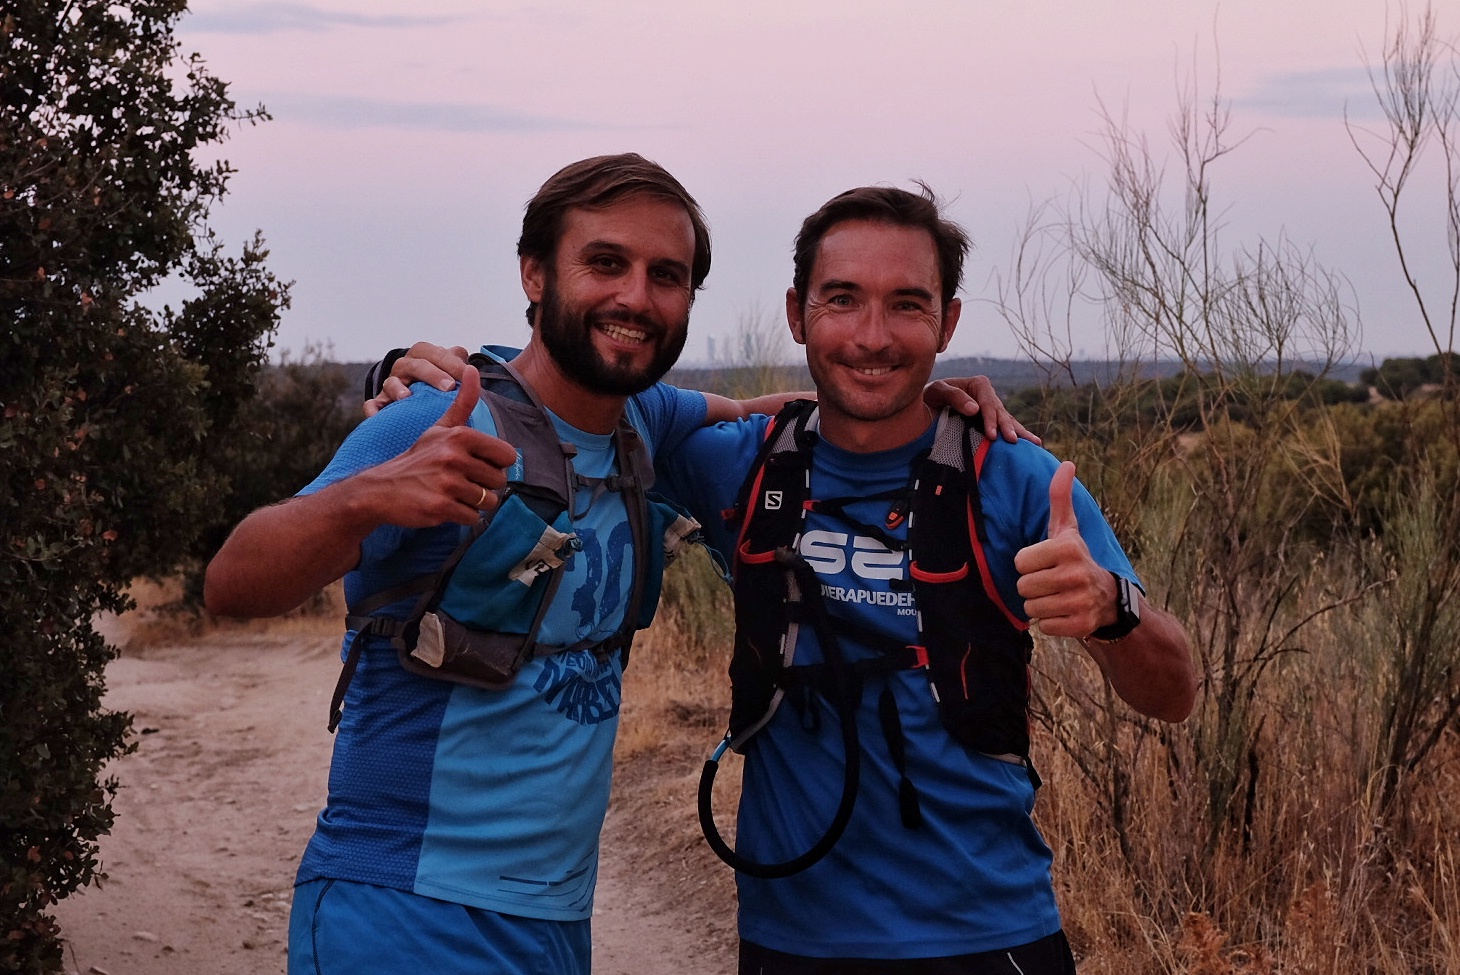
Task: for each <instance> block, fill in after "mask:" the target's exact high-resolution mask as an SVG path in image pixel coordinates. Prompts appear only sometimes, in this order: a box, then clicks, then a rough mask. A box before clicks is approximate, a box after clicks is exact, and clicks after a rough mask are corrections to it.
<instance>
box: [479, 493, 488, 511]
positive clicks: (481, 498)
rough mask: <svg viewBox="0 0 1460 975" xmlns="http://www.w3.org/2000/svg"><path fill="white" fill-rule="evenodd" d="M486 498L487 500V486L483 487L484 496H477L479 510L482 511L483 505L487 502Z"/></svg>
mask: <svg viewBox="0 0 1460 975" xmlns="http://www.w3.org/2000/svg"><path fill="white" fill-rule="evenodd" d="M486 500H487V489H486V488H482V496H481V497H479V498H477V510H478V511H481V510H482V505H483V504H485V503H486Z"/></svg>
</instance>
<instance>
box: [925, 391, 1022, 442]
mask: <svg viewBox="0 0 1460 975" xmlns="http://www.w3.org/2000/svg"><path fill="white" fill-rule="evenodd" d="M923 402H924V403H927V404H928V406H930V407H932V408H933V409H934V410H941V409H942V408H943V407H945V406H946V407H949V408H950V409H952V410H954V411H956V412H958V413H962V414H963V415H964V416H981V417H983V435H984V436H985V437H988V438H989V439H990V440H996V439H1001V438H1002V439H1004V440H1007V441H1008V442H1009V443H1013V442H1014V441H1015V440H1019V439H1021V438H1022V439H1024V440H1028V441H1029V442H1030V443H1043V442H1044V441H1042V440H1040V439H1039V438H1038V437H1037V436H1035V435H1034V434H1032V433H1030V432H1029V431H1028V430H1027V429H1025V427H1024V424H1022V423H1020V422H1019V421H1018V420H1016V419H1014V417H1013V414H1011V413H1010V412H1009V411H1008V410H1006V409H1004V401H1003V400H1001V399H999V394H998V393H996V392H994V384H993V383H991V382H990V381H989V377H987V376H969V377H967V378H964V379H935V380H933V381H932V382H930V383H928V385H926V386H924V387H923Z"/></svg>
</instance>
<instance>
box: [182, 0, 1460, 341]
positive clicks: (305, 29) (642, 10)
mask: <svg viewBox="0 0 1460 975" xmlns="http://www.w3.org/2000/svg"><path fill="white" fill-rule="evenodd" d="M1097 6H1098V8H1099V11H1098V13H1096V12H1094V11H1095V10H1096V9H1097ZM1395 10H1396V13H1395V14H1394V15H1395V16H1397V10H1398V8H1397V7H1396V8H1395ZM1439 12H1440V26H1441V29H1442V31H1444V32H1448V33H1454V32H1460V10H1454V9H1453V7H1451V8H1450V9H1448V10H1447V9H1444V8H1440V9H1439ZM1385 18H1386V12H1385V9H1384V5H1383V4H1382V3H1378V2H1375V0H1322V2H1321V3H1320V2H1318V0H1225V2H1222V3H1220V4H1218V3H1216V2H1212V0H1201V2H1197V0H1124V2H1122V3H1119V4H1101V5H1095V4H1089V3H1084V2H1075V0H1064V2H1058V0H942V2H936V0H911V2H907V3H903V4H899V5H896V6H894V5H890V4H886V3H884V2H875V3H874V2H864V0H778V2H770V0H740V2H736V3H733V4H730V3H725V4H717V5H710V4H700V3H686V2H683V0H679V2H673V0H663V2H659V0H653V2H651V0H622V2H619V3H616V4H611V5H603V4H598V5H594V4H580V3H569V2H563V0H539V2H536V3H521V4H514V3H510V2H495V3H492V4H490V5H488V4H483V3H468V2H462V0H414V2H410V3H407V2H405V0H400V2H359V0H356V2H328V3H291V2H269V3H244V2H232V0H197V2H195V3H194V4H193V10H192V12H191V13H190V14H189V15H187V16H186V17H185V18H184V20H183V22H182V25H181V28H180V36H181V39H182V42H183V46H184V48H185V49H186V50H189V51H191V50H196V51H198V52H199V53H200V54H202V55H203V57H204V58H205V59H206V60H207V62H208V63H209V65H210V67H211V69H212V70H213V71H214V73H216V74H217V75H218V76H219V77H221V78H223V79H225V80H227V81H229V82H230V83H231V91H232V94H233V96H234V97H235V99H236V100H237V101H238V102H239V104H240V105H241V106H252V105H255V104H257V103H259V102H262V103H264V104H266V105H267V106H268V107H269V109H270V111H271V112H272V114H273V115H274V116H275V119H274V121H272V122H269V123H266V124H264V125H261V126H258V127H254V128H245V129H242V130H240V131H238V132H236V133H235V134H234V136H233V138H232V139H231V140H230V141H229V142H228V143H227V144H226V145H225V146H224V147H223V150H222V154H223V155H224V156H225V157H227V158H228V159H230V160H231V161H232V162H233V164H234V165H235V166H236V167H237V168H238V169H239V173H238V175H237V176H236V177H235V178H234V180H233V183H232V187H231V190H232V192H231V193H230V195H229V197H228V199H227V201H226V202H225V204H224V205H223V206H222V207H220V208H219V209H218V210H217V211H216V212H215V215H214V224H215V226H216V227H217V228H218V229H219V230H220V231H221V232H222V233H223V234H224V236H225V238H226V239H228V240H230V241H241V240H242V239H243V238H244V237H245V236H247V235H249V234H251V233H252V231H253V230H254V229H255V228H259V229H262V230H263V232H264V235H265V237H266V238H267V239H268V241H269V243H270V245H271V247H272V250H273V257H272V259H271V264H272V266H273V268H274V269H275V271H276V272H277V273H278V274H279V275H280V276H281V277H284V278H292V279H294V280H295V282H296V284H295V288H294V307H293V309H292V310H291V311H290V312H288V313H287V316H286V319H285V322H284V325H283V327H282V328H281V331H280V334H279V346H280V348H282V349H289V350H292V351H295V352H297V351H298V350H300V349H301V348H302V347H303V346H304V345H305V344H306V343H308V342H327V343H330V344H331V345H332V346H333V350H334V356H335V357H336V358H340V359H367V358H375V357H376V356H378V354H379V353H380V352H382V351H383V350H385V349H387V348H389V347H391V346H393V345H399V344H404V343H405V342H407V341H409V340H411V339H414V338H428V339H432V340H435V341H440V342H443V343H450V344H462V345H467V346H475V345H477V344H480V343H481V342H484V341H486V342H509V343H511V342H516V343H519V344H520V342H521V341H523V340H524V339H525V337H526V333H525V324H524V322H523V318H522V310H523V308H524V306H525V302H524V300H523V299H522V297H521V292H520V289H519V287H518V284H517V277H516V273H517V272H516V261H515V257H514V247H515V243H516V238H517V233H518V231H519V229H520V220H521V208H522V204H523V203H524V202H525V201H526V200H527V198H528V197H529V196H531V194H532V193H533V192H534V191H535V190H536V188H537V186H538V185H539V184H540V183H541V182H542V180H543V179H545V178H546V177H547V176H548V175H550V174H551V173H552V172H553V171H554V170H556V169H557V168H559V167H560V166H561V165H563V164H565V163H567V162H570V161H572V160H574V159H577V158H581V157H584V156H588V155H595V154H598V153H603V152H618V151H623V150H635V151H638V152H641V153H643V154H644V155H646V156H648V157H650V158H653V159H656V160H658V161H659V162H661V163H663V164H664V165H665V166H666V167H667V168H669V169H670V170H671V171H672V172H673V173H675V175H677V176H678V177H679V178H680V179H681V180H682V181H683V182H684V183H685V185H686V186H687V187H688V188H689V190H690V192H691V193H693V194H694V195H695V196H696V197H697V198H698V199H699V201H700V203H701V204H702V205H703V207H704V208H705V210H706V212H707V214H708V216H709V219H710V222H711V226H712V229H713V232H714V237H715V265H714V270H713V272H712V273H711V275H710V279H709V282H708V286H707V288H706V290H705V291H704V292H703V293H702V294H701V296H700V298H699V301H698V302H697V304H696V307H695V311H694V314H693V317H692V320H691V327H692V337H691V339H690V342H689V345H688V346H687V348H686V360H687V361H692V360H703V359H705V358H706V355H707V351H708V347H709V339H710V338H711V337H715V338H717V339H718V340H719V341H720V342H722V343H723V342H724V341H725V340H726V339H727V338H728V337H729V336H731V335H732V334H733V333H734V331H735V329H736V325H737V322H740V321H742V320H744V319H746V318H747V317H749V316H753V315H756V314H757V313H758V314H760V315H762V316H765V317H769V318H772V319H774V321H775V322H776V323H777V324H779V323H780V320H781V312H780V309H781V305H782V295H783V293H784V290H785V287H786V285H787V284H788V283H789V278H790V266H791V264H790V244H791V239H792V237H793V236H794V234H795V231H796V227H797V226H798V225H799V222H800V219H801V218H802V217H803V216H804V215H805V214H806V213H808V212H810V211H811V210H813V209H815V208H816V207H817V206H819V205H820V204H821V203H822V202H823V201H824V200H825V199H827V198H828V197H830V196H831V195H833V194H834V193H837V192H840V191H841V190H844V189H847V188H848V187H851V186H855V185H859V184H863V183H873V182H891V183H896V184H904V185H905V183H906V181H907V180H909V179H911V178H921V179H924V180H926V181H928V182H929V183H930V184H932V186H933V187H934V188H935V189H936V190H937V191H938V192H939V193H940V195H942V196H943V197H944V198H945V199H947V200H949V201H950V208H949V213H950V215H951V216H952V217H953V218H954V219H957V220H959V221H960V222H962V223H963V224H964V225H965V226H966V227H967V228H968V229H969V230H970V231H971V232H972V233H973V235H974V237H975V239H976V241H977V242H978V249H977V251H976V252H975V254H974V255H973V257H972V259H971V260H970V262H969V266H968V270H967V273H966V279H965V294H964V297H965V301H966V302H967V303H968V304H969V307H968V308H967V309H966V310H965V313H964V316H963V325H962V327H961V328H960V331H959V334H958V336H957V338H956V339H955V342H954V345H953V348H952V351H953V353H955V354H965V355H973V354H989V355H997V356H1008V355H1014V354H1016V351H1017V348H1016V345H1015V343H1014V341H1013V339H1012V337H1011V336H1010V335H1009V334H1008V331H1007V328H1006V326H1005V325H1004V324H1003V323H1002V321H1001V320H1000V319H999V318H998V317H997V316H996V315H995V314H994V312H993V310H992V309H991V308H989V307H988V305H987V304H986V303H984V299H988V298H991V297H992V291H991V289H990V288H989V286H988V280H989V278H990V275H991V274H992V273H994V271H995V270H996V269H998V268H1000V267H1002V266H1006V265H1007V263H1008V261H1009V255H1010V252H1011V248H1012V246H1013V243H1014V241H1015V238H1016V235H1017V231H1018V228H1019V226H1020V224H1021V222H1022V220H1023V218H1024V215H1025V213H1026V212H1027V211H1028V209H1029V207H1030V204H1031V203H1032V202H1037V201H1040V200H1043V199H1046V198H1048V197H1051V196H1056V195H1063V194H1065V193H1066V192H1067V190H1068V188H1069V187H1070V185H1071V184H1072V182H1073V181H1077V180H1080V179H1084V178H1091V179H1095V180H1098V179H1099V178H1100V177H1101V175H1102V173H1103V164H1102V162H1101V160H1100V158H1099V156H1098V154H1097V153H1096V151H1095V149H1094V147H1096V146H1098V143H1099V129H1100V119H1099V116H1098V113H1097V109H1098V101H1099V100H1103V101H1104V102H1105V103H1106V104H1107V105H1108V106H1111V107H1112V108H1113V109H1115V110H1117V111H1124V112H1126V113H1128V116H1129V118H1130V120H1131V124H1132V125H1133V127H1135V128H1137V129H1140V130H1142V131H1144V132H1146V133H1147V134H1148V135H1149V137H1150V139H1151V143H1152V146H1153V148H1154V149H1155V150H1156V151H1157V152H1158V153H1159V154H1161V155H1165V154H1166V152H1167V143H1166V142H1165V135H1164V133H1165V120H1166V117H1167V115H1168V114H1169V113H1170V111H1171V110H1172V108H1173V107H1174V104H1175V93H1176V87H1177V84H1178V82H1179V81H1181V80H1182V79H1188V78H1191V77H1192V76H1193V74H1194V75H1195V77H1196V78H1197V79H1198V80H1199V81H1200V83H1201V84H1202V86H1203V88H1204V89H1205V90H1208V91H1209V90H1210V89H1211V86H1212V83H1213V80H1214V79H1215V77H1216V68H1217V64H1218V49H1219V50H1220V69H1221V83H1222V90H1223V92H1224V94H1225V95H1226V96H1227V97H1229V98H1230V99H1231V100H1232V102H1233V107H1234V128H1235V130H1236V131H1237V132H1240V133H1246V132H1251V133H1252V138H1251V139H1250V141H1249V142H1248V143H1247V144H1246V145H1244V146H1243V147H1242V148H1241V149H1240V150H1239V151H1238V152H1237V153H1235V154H1234V155H1232V156H1231V157H1229V158H1228V159H1227V160H1226V161H1224V163H1223V164H1222V165H1221V168H1220V169H1219V170H1218V171H1217V176H1216V180H1215V183H1216V187H1215V188H1216V193H1217V196H1218V198H1219V202H1220V203H1221V204H1222V205H1223V206H1224V207H1229V208H1230V209H1229V210H1228V217H1229V220H1230V224H1231V229H1230V230H1229V231H1228V236H1227V238H1226V240H1227V241H1228V242H1229V243H1233V244H1235V243H1239V242H1240V243H1248V244H1255V243H1256V239H1257V236H1258V235H1267V236H1272V235H1275V234H1276V233H1277V232H1278V231H1280V230H1285V231H1286V233H1287V234H1288V235H1289V236H1290V237H1291V238H1293V239H1295V240H1297V241H1299V242H1301V243H1304V244H1305V245H1306V244H1311V245H1312V246H1313V247H1314V249H1315V252H1316V255H1317V257H1318V258H1319V259H1320V260H1321V261H1323V262H1324V263H1325V264H1326V265H1328V266H1329V267H1330V268H1331V269H1333V270H1336V271H1339V272H1342V273H1344V274H1346V275H1347V276H1348V277H1349V279H1350V281H1351V282H1352V285H1353V289H1354V295H1353V300H1354V302H1355V303H1356V304H1357V306H1358V310H1359V312H1360V315H1361V318H1362V321H1363V324H1364V335H1363V340H1362V348H1363V349H1364V350H1365V351H1366V352H1369V353H1372V354H1375V355H1378V356H1383V355H1385V354H1428V353H1429V352H1431V351H1433V350H1432V349H1430V348H1429V346H1428V339H1427V337H1426V336H1425V334H1424V332H1423V331H1422V329H1421V328H1420V326H1419V325H1418V324H1417V322H1416V321H1415V320H1414V315H1413V312H1412V308H1411V306H1410V305H1409V304H1407V303H1406V302H1405V301H1404V295H1403V293H1402V290H1401V288H1400V286H1399V285H1400V282H1399V279H1398V277H1397V273H1396V270H1395V262H1394V258H1393V255H1392V252H1391V251H1390V250H1388V249H1387V240H1386V238H1385V226H1384V223H1383V220H1382V214H1381V211H1380V210H1379V207H1378V203H1377V200H1376V198H1375V197H1374V194H1373V191H1372V189H1371V187H1370V185H1369V181H1368V179H1367V173H1366V171H1365V169H1364V167H1363V165H1362V163H1361V161H1360V159H1359V158H1358V156H1357V155H1356V153H1355V152H1354V150H1353V147H1352V146H1351V145H1350V143H1349V139H1348V136H1347V134H1346V132H1345V129H1344V126H1343V112H1344V108H1345V105H1347V106H1348V109H1349V112H1350V114H1351V115H1355V116H1359V117H1368V116H1370V115H1372V107H1371V106H1372V104H1373V96H1372V94H1371V93H1370V91H1369V89H1368V83H1367V79H1366V76H1365V74H1364V66H1365V63H1366V58H1367V59H1368V60H1374V59H1375V58H1376V57H1377V55H1378V52H1379V51H1380V50H1381V48H1382V46H1383V41H1384V36H1385ZM1426 178H1427V184H1426V185H1425V186H1424V187H1421V189H1422V190H1423V191H1425V192H1427V193H1429V194H1430V200H1432V201H1433V203H1432V204H1431V205H1432V206H1438V203H1439V198H1438V197H1437V196H1435V195H1434V194H1437V193H1438V192H1439V180H1438V177H1437V176H1427V177H1426ZM1424 229H1428V230H1430V231H1431V234H1430V236H1429V237H1428V238H1427V239H1426V240H1425V242H1424V245H1423V249H1424V250H1425V252H1426V253H1427V254H1428V255H1429V257H1430V258H1431V259H1430V260H1429V261H1428V263H1427V270H1429V271H1430V272H1431V274H1430V279H1431V280H1433V279H1434V278H1435V277H1436V276H1438V275H1439V274H1441V273H1442V271H1443V267H1442V266H1441V265H1442V264H1443V258H1444V238H1443V236H1442V234H1441V232H1440V228H1438V227H1435V228H1424ZM1075 344H1076V346H1077V351H1083V352H1085V353H1086V354H1088V355H1091V356H1098V355H1102V354H1104V351H1105V339H1104V336H1103V333H1102V332H1101V330H1100V329H1099V327H1098V326H1096V325H1092V326H1090V327H1088V328H1086V329H1084V330H1083V331H1081V332H1080V333H1079V334H1078V335H1077V336H1076V341H1075Z"/></svg>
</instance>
